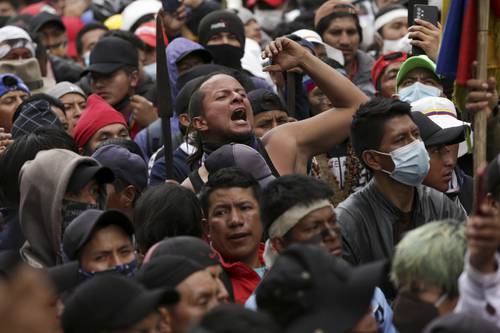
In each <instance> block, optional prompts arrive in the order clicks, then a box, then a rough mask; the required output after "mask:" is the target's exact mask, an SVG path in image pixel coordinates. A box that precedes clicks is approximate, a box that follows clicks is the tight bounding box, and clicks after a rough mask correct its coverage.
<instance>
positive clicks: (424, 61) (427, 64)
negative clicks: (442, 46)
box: [396, 55, 436, 88]
mask: <svg viewBox="0 0 500 333" xmlns="http://www.w3.org/2000/svg"><path fill="white" fill-rule="evenodd" d="M415 68H423V69H427V70H429V71H431V72H432V73H434V74H436V64H435V63H434V62H433V61H432V60H431V59H429V57H428V56H426V55H419V56H413V57H409V58H408V59H406V60H405V62H403V64H402V65H401V68H399V72H398V75H397V76H396V88H398V87H399V85H400V84H401V82H402V81H403V79H404V78H405V77H406V75H407V74H408V73H409V72H410V71H412V70H414V69H415Z"/></svg>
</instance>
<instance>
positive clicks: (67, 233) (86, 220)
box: [63, 209, 134, 260]
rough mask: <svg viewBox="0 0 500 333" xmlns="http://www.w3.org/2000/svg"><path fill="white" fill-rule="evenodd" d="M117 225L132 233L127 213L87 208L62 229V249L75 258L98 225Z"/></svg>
mask: <svg viewBox="0 0 500 333" xmlns="http://www.w3.org/2000/svg"><path fill="white" fill-rule="evenodd" d="M107 225H117V226H119V227H121V228H122V229H123V230H124V231H125V232H126V233H127V234H128V235H129V236H132V235H133V234H134V226H133V225H132V222H130V220H129V218H128V217H127V215H125V214H123V213H122V212H120V211H118V210H107V211H102V210H99V209H87V210H86V211H84V212H83V213H81V214H80V215H79V216H78V217H77V218H75V219H74V220H73V221H71V223H70V224H69V225H68V227H67V228H66V230H64V235H63V250H64V253H65V254H66V256H67V257H68V259H69V260H76V259H77V254H78V251H80V249H81V248H82V247H83V246H84V245H85V244H86V243H87V242H88V241H89V240H90V238H91V236H92V233H93V232H94V230H95V229H96V227H98V226H107Z"/></svg>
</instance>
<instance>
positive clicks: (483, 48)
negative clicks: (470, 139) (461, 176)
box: [474, 0, 490, 207]
mask: <svg viewBox="0 0 500 333" xmlns="http://www.w3.org/2000/svg"><path fill="white" fill-rule="evenodd" d="M476 3H477V5H478V6H479V11H478V13H479V22H478V39H477V63H478V64H477V78H478V79H479V80H482V81H486V80H487V76H488V72H487V61H488V59H487V58H488V21H489V17H490V0H476ZM486 129H487V126H486V110H481V111H479V112H477V113H476V114H475V115H474V175H476V173H477V171H478V170H479V167H480V166H481V164H482V163H483V162H485V161H486ZM476 183H477V182H475V185H474V207H476V205H477V204H479V203H477V202H476V201H477V200H476V198H477V191H478V188H477V186H476Z"/></svg>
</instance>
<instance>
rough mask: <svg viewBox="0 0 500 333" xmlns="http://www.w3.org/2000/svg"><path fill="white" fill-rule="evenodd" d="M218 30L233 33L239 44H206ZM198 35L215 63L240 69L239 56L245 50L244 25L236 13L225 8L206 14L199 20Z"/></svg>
mask: <svg viewBox="0 0 500 333" xmlns="http://www.w3.org/2000/svg"><path fill="white" fill-rule="evenodd" d="M219 32H230V33H233V34H234V35H235V36H236V38H237V39H238V41H239V42H240V45H241V46H240V47H235V46H232V45H227V44H223V45H207V43H208V41H209V40H210V37H212V36H213V35H214V34H216V33H219ZM198 37H199V41H200V44H201V45H203V47H205V48H206V49H207V50H208V51H210V53H212V56H213V58H214V62H215V63H216V64H219V65H223V66H227V67H230V68H234V69H241V58H243V54H244V52H245V27H244V25H243V22H242V21H241V19H240V18H239V17H238V16H237V15H236V14H234V13H232V12H230V11H227V10H217V11H214V12H212V13H210V14H208V15H207V16H205V17H204V18H203V20H201V22H200V25H199V27H198Z"/></svg>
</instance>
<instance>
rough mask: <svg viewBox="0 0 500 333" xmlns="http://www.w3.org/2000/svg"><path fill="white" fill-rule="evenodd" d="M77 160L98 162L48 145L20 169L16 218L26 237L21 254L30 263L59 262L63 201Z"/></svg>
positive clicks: (96, 163) (91, 162)
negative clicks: (49, 147)
mask: <svg viewBox="0 0 500 333" xmlns="http://www.w3.org/2000/svg"><path fill="white" fill-rule="evenodd" d="M80 164H88V165H99V164H98V162H97V161H96V160H94V159H92V158H90V157H82V156H80V155H78V154H76V153H74V152H72V151H69V150H65V149H51V150H45V151H41V152H39V153H38V154H37V155H36V157H35V159H34V160H32V161H28V162H26V163H25V164H24V165H23V167H22V169H21V172H20V173H19V183H20V192H21V203H20V206H19V219H20V224H21V228H22V230H23V233H24V236H25V237H26V243H25V244H24V246H23V247H22V249H21V257H22V258H23V260H24V261H25V262H26V263H28V264H29V265H30V266H33V267H36V268H42V267H50V266H54V265H57V264H60V263H62V257H61V249H60V242H61V238H62V235H61V226H62V220H63V219H62V202H63V198H64V195H65V193H66V189H67V187H68V183H69V180H70V178H71V175H72V174H73V171H74V170H75V169H76V167H77V166H78V165H80Z"/></svg>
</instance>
